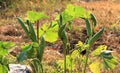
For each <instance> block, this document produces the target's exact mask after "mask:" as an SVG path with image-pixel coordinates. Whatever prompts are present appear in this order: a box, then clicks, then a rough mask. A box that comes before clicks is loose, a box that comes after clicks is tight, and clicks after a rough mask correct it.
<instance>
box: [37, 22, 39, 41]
mask: <svg viewBox="0 0 120 73" xmlns="http://www.w3.org/2000/svg"><path fill="white" fill-rule="evenodd" d="M37 40H38V43H39V21H37Z"/></svg>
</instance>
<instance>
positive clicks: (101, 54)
mask: <svg viewBox="0 0 120 73" xmlns="http://www.w3.org/2000/svg"><path fill="white" fill-rule="evenodd" d="M111 53H112V51H110V50H107V46H106V45H100V46H98V48H96V49H95V50H94V51H93V52H92V53H91V54H92V56H93V57H96V58H98V59H97V60H96V61H97V63H96V62H92V64H90V65H89V67H90V70H91V71H92V72H95V73H97V70H98V71H99V70H100V69H101V68H102V66H103V68H106V69H109V70H112V69H114V68H115V66H116V65H117V64H118V62H117V60H116V58H115V57H114V56H112V54H111ZM101 61H102V63H101ZM96 64H98V66H99V68H98V69H97V70H95V69H96V68H97V67H96ZM98 73H100V71H99V72H98Z"/></svg>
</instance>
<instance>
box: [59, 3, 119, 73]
mask: <svg viewBox="0 0 120 73" xmlns="http://www.w3.org/2000/svg"><path fill="white" fill-rule="evenodd" d="M74 18H82V19H83V20H84V21H85V23H86V30H87V36H88V38H87V39H86V41H85V43H84V44H83V43H82V44H83V45H82V44H81V45H82V46H80V48H79V49H78V52H80V53H81V52H82V51H84V50H86V58H83V59H82V60H81V61H78V62H82V61H83V62H84V65H82V66H84V69H83V70H79V71H81V72H84V73H86V68H87V65H88V60H89V56H90V53H91V51H92V46H93V44H94V43H95V42H96V41H97V40H98V39H99V38H100V36H101V35H102V33H103V31H104V28H102V29H100V30H99V31H98V32H97V33H96V34H94V28H95V26H96V25H97V21H96V18H95V16H94V15H93V14H92V13H90V12H86V11H85V10H84V9H83V8H81V7H79V6H73V5H68V6H67V8H66V9H65V11H63V12H62V13H61V15H60V18H59V21H58V25H59V30H58V35H59V37H60V39H61V40H62V42H63V49H64V67H63V64H61V65H60V64H58V65H59V66H60V67H61V68H64V73H66V71H67V70H70V69H69V67H67V66H68V65H67V64H68V63H66V62H67V61H68V60H67V59H68V58H66V49H67V47H66V46H67V43H68V40H67V39H68V38H67V35H66V32H65V27H66V24H67V23H68V22H69V21H72V20H73V19H74ZM90 21H91V22H90ZM79 44H80V43H79ZM103 48H104V47H103ZM75 51H76V50H75ZM73 52H74V51H73ZM70 56H73V55H70ZM99 56H100V57H101V58H102V59H103V64H104V67H105V68H109V69H113V68H114V67H115V65H116V64H117V60H116V59H115V58H114V57H113V56H112V55H111V51H109V50H99ZM79 57H81V55H79ZM69 59H73V58H69ZM79 59H81V58H79ZM79 59H77V60H79ZM68 62H69V61H68ZM61 63H62V61H61ZM99 64H100V63H99V62H97V61H96V62H95V64H93V63H92V64H91V65H90V66H89V67H90V70H91V71H92V72H94V73H96V71H97V70H94V69H93V67H94V66H93V65H99ZM69 65H74V64H73V63H72V62H71V64H69ZM71 68H73V67H72V66H71ZM79 68H80V65H79ZM99 70H100V69H98V72H99V73H100V71H99ZM71 72H72V70H71Z"/></svg>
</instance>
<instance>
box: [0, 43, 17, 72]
mask: <svg viewBox="0 0 120 73" xmlns="http://www.w3.org/2000/svg"><path fill="white" fill-rule="evenodd" d="M14 45H15V44H14V43H13V42H2V41H0V73H7V72H8V70H9V67H8V62H9V61H8V59H7V57H6V56H7V55H8V54H9V53H8V50H9V49H10V48H12V47H13V46H14Z"/></svg>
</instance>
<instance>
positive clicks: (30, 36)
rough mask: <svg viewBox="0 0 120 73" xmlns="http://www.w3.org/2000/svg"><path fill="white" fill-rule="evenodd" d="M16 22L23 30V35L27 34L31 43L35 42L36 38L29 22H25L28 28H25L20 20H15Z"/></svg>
mask: <svg viewBox="0 0 120 73" xmlns="http://www.w3.org/2000/svg"><path fill="white" fill-rule="evenodd" d="M17 20H18V22H19V23H20V25H21V27H22V28H23V30H24V31H25V33H26V34H27V36H29V38H30V39H31V41H32V42H37V37H36V34H35V31H34V29H33V25H32V24H31V23H30V21H29V20H27V26H28V27H26V25H25V23H24V22H23V21H22V20H21V19H20V18H17Z"/></svg>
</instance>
